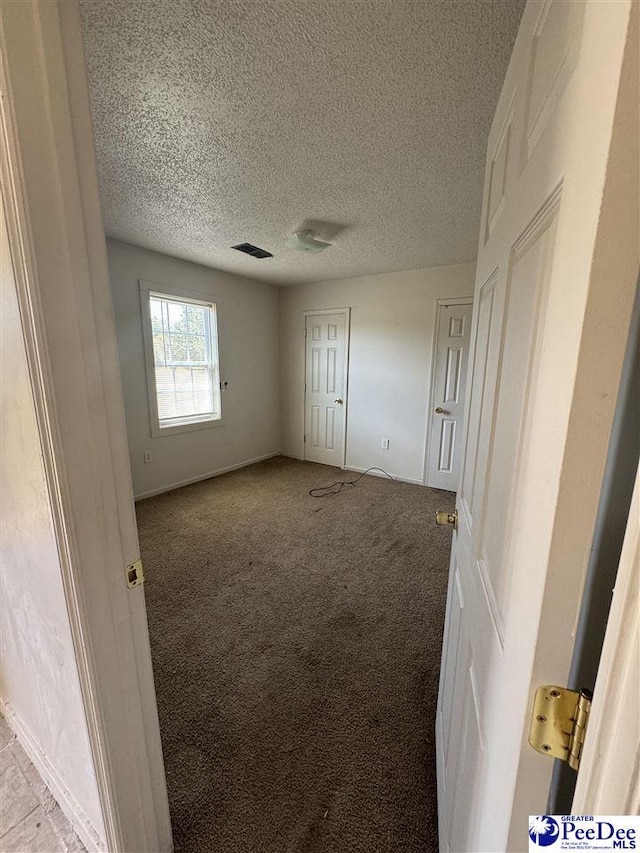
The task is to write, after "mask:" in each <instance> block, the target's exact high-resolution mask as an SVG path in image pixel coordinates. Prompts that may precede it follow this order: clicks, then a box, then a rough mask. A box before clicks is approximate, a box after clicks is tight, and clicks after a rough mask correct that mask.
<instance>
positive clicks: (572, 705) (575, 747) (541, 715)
mask: <svg viewBox="0 0 640 853" xmlns="http://www.w3.org/2000/svg"><path fill="white" fill-rule="evenodd" d="M590 710H591V692H590V691H589V690H580V691H577V690H568V689H567V688H566V687H556V686H554V685H548V684H547V685H545V686H544V687H539V688H538V689H537V690H536V696H535V700H534V702H533V717H532V719H531V728H530V729H529V743H530V744H531V746H532V747H533V748H534V749H535V750H537V751H538V752H541V753H543V755H550V756H551V757H552V758H559V759H560V760H561V761H566V762H567V764H568V765H569V767H572V768H573V769H574V770H577V769H578V768H579V767H580V758H581V756H582V747H583V744H584V738H585V734H586V731H587V724H588V722H589V712H590Z"/></svg>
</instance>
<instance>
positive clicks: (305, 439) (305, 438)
mask: <svg viewBox="0 0 640 853" xmlns="http://www.w3.org/2000/svg"><path fill="white" fill-rule="evenodd" d="M302 443H303V444H306V443H307V436H306V435H303V436H302Z"/></svg>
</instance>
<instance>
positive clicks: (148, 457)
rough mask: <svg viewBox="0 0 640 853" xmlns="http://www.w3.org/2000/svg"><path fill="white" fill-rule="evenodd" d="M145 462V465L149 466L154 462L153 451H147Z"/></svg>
mask: <svg viewBox="0 0 640 853" xmlns="http://www.w3.org/2000/svg"><path fill="white" fill-rule="evenodd" d="M144 462H145V465H146V464H148V463H149V462H153V451H152V450H145V452H144Z"/></svg>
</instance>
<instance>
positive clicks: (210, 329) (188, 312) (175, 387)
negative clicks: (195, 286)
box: [140, 282, 222, 436]
mask: <svg viewBox="0 0 640 853" xmlns="http://www.w3.org/2000/svg"><path fill="white" fill-rule="evenodd" d="M140 286H141V290H142V296H143V299H142V305H143V312H144V327H145V342H146V347H147V368H148V370H147V373H148V376H149V386H150V387H149V401H150V403H151V432H152V435H155V436H157V435H161V434H162V433H163V432H164V431H165V430H171V429H178V428H180V429H181V430H184V429H195V428H200V427H202V426H206V425H207V424H212V423H213V422H216V421H218V422H219V421H220V419H221V415H222V413H221V407H220V371H219V363H218V331H217V317H216V304H215V302H209V301H205V300H202V299H196V298H192V297H191V296H189V297H187V296H186V294H182V293H179V292H178V291H176V292H175V293H174V294H169V293H162V292H159V291H157V290H155V289H151V287H152V286H150V285H148V284H146V283H144V282H141V285H140ZM150 366H151V368H152V369H149V367H150Z"/></svg>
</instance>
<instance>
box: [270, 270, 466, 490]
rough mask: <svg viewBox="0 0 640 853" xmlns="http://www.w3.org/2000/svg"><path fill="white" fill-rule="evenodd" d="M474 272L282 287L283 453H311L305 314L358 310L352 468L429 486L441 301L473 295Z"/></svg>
mask: <svg viewBox="0 0 640 853" xmlns="http://www.w3.org/2000/svg"><path fill="white" fill-rule="evenodd" d="M474 272H475V267H474V265H473V264H456V265H455V266H447V267H434V268H431V269H422V270H412V271H410V272H400V273H391V274H383V275H374V276H364V277H361V278H352V279H343V280H340V281H331V282H319V283H316V284H307V285H299V286H295V287H287V288H282V289H281V292H280V335H281V350H280V381H281V392H280V394H281V396H280V399H281V425H282V436H281V437H282V441H281V446H282V452H283V453H284V454H286V455H288V456H293V457H296V458H303V453H304V445H303V425H304V421H303V405H304V392H303V384H304V335H303V328H304V326H303V311H307V310H313V309H331V308H344V307H350V308H351V346H350V356H349V392H348V409H347V467H348V468H353V469H355V470H364V469H365V468H369V467H370V466H373V465H377V466H380V467H381V468H384V469H385V470H386V471H388V472H389V473H390V474H392V475H393V476H396V477H399V478H401V479H404V480H409V481H412V482H418V483H422V482H423V479H424V456H425V446H426V426H427V408H428V396H429V384H430V371H431V357H432V346H433V329H434V322H435V300H436V299H442V298H445V297H449V298H451V297H455V296H469V295H471V294H473V284H474ZM383 438H388V439H390V445H389V450H382V449H381V440H382V439H383Z"/></svg>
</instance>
